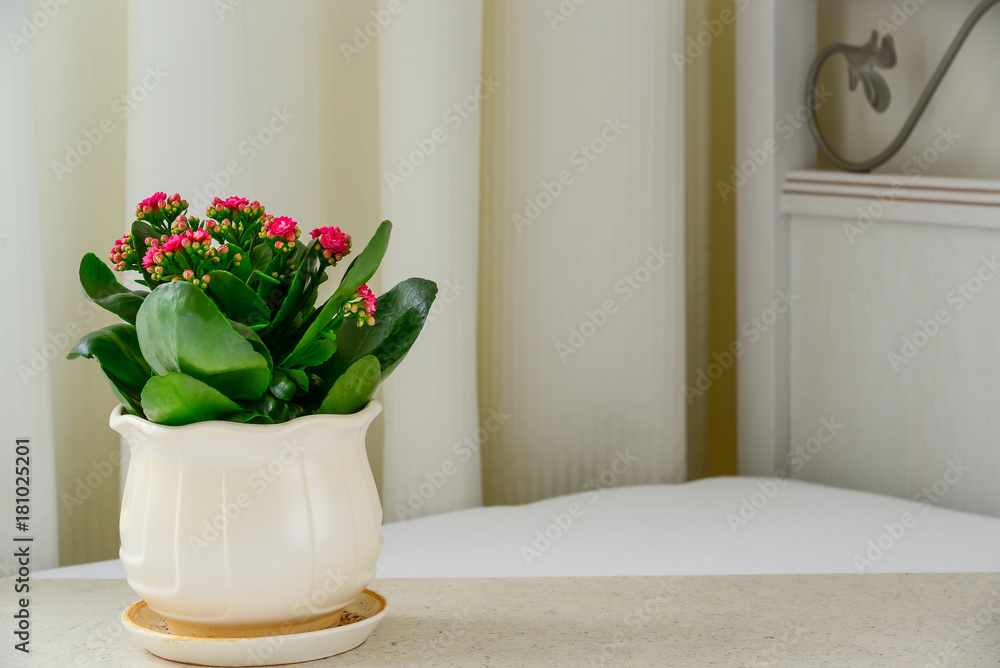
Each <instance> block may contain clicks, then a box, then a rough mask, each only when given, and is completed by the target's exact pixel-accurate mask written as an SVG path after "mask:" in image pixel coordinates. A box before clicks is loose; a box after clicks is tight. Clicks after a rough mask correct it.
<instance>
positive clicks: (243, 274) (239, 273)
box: [226, 243, 253, 283]
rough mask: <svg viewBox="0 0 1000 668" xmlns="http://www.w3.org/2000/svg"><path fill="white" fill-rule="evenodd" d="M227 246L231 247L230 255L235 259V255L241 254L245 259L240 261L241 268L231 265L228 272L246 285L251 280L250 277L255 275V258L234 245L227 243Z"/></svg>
mask: <svg viewBox="0 0 1000 668" xmlns="http://www.w3.org/2000/svg"><path fill="white" fill-rule="evenodd" d="M226 245H227V246H229V254H230V255H232V256H233V257H236V256H235V255H234V253H239V254H240V255H242V256H243V259H242V260H240V266H238V267H237V266H236V265H235V264H233V265H230V267H229V270H228V271H229V272H230V273H232V275H233V276H235V277H236V278H238V279H239V280H241V281H243V282H244V283H246V282H247V281H249V280H250V275H251V274H252V273H253V256H252V255H251V254H250V253H247V252H246V251H245V250H243V249H242V248H240V247H239V246H238V245H236V244H234V243H227V244H226Z"/></svg>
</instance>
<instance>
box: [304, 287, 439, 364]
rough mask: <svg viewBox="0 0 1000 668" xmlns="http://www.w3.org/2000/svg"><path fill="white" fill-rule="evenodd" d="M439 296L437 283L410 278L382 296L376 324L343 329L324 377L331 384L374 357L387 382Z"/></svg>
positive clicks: (414, 339)
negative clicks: (365, 357)
mask: <svg viewBox="0 0 1000 668" xmlns="http://www.w3.org/2000/svg"><path fill="white" fill-rule="evenodd" d="M436 295H437V284H435V283H434V281H428V280H426V279H423V278H410V279H407V280H405V281H403V282H402V283H399V284H398V285H397V286H396V287H394V288H393V289H392V290H389V292H387V293H385V294H384V295H382V296H380V297H379V298H378V307H377V310H376V311H375V324H374V325H371V326H365V327H349V326H345V327H343V328H341V329H340V331H339V332H338V333H337V352H336V353H334V355H333V356H332V357H331V358H330V361H329V362H327V363H326V364H324V365H323V370H322V373H321V375H322V376H323V377H324V378H325V379H327V381H328V382H332V381H333V379H335V378H337V377H338V376H339V375H340V374H341V373H343V372H344V370H345V369H347V368H348V367H349V366H350V365H351V364H353V363H354V362H355V360H358V359H361V358H362V357H364V356H365V355H374V356H375V357H377V358H378V361H379V364H380V365H381V367H382V378H381V380H385V379H386V378H387V377H388V376H389V374H390V373H392V371H393V369H395V368H396V365H398V364H399V362H400V361H401V360H402V359H403V357H404V356H405V355H406V353H407V352H409V350H410V348H411V347H412V346H413V343H414V342H415V341H416V340H417V336H418V335H419V334H420V330H421V329H423V326H424V322H426V320H427V315H428V314H429V313H430V309H431V304H433V303H434V297H435V296H436Z"/></svg>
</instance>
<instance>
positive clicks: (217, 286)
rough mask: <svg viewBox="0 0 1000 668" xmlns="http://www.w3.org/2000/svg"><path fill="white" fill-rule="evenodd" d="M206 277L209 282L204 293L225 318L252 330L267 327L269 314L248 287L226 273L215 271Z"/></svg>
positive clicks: (264, 305) (262, 302) (262, 301)
mask: <svg viewBox="0 0 1000 668" xmlns="http://www.w3.org/2000/svg"><path fill="white" fill-rule="evenodd" d="M208 276H209V278H210V279H211V280H210V281H209V283H208V287H207V288H206V292H207V293H208V296H209V297H211V298H212V300H213V301H215V304H216V306H218V307H219V310H221V311H222V312H223V313H224V314H225V315H226V317H227V318H229V319H230V320H235V321H237V322H241V323H243V324H244V325H247V326H248V327H251V328H253V329H260V328H262V327H266V326H267V324H268V322H270V319H271V312H270V310H268V308H267V304H265V303H264V300H263V299H261V298H260V297H258V296H257V293H256V292H254V291H253V289H252V288H251V287H250V286H249V285H247V284H246V283H244V282H243V281H241V280H240V279H238V278H237V277H236V276H234V275H233V274H231V273H230V272H228V271H221V270H218V269H216V270H214V271H210V272H208Z"/></svg>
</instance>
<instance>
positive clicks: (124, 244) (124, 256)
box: [110, 234, 136, 271]
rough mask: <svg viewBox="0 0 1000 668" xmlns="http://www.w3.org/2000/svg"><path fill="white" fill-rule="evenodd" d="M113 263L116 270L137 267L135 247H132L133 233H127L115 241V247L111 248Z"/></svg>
mask: <svg viewBox="0 0 1000 668" xmlns="http://www.w3.org/2000/svg"><path fill="white" fill-rule="evenodd" d="M110 257H111V264H112V265H114V270H115V271H125V270H126V269H135V268H136V264H135V257H136V254H135V249H134V248H132V235H131V234H126V235H125V236H123V237H122V238H121V239H117V240H116V241H115V245H114V247H113V248H112V249H111V255H110Z"/></svg>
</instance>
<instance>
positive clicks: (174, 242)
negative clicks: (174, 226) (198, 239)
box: [160, 234, 190, 253]
mask: <svg viewBox="0 0 1000 668" xmlns="http://www.w3.org/2000/svg"><path fill="white" fill-rule="evenodd" d="M184 238H185V237H184V235H183V234H174V235H173V236H170V237H168V238H167V240H166V241H164V242H163V245H162V246H161V247H160V248H161V249H162V250H163V252H164V253H173V252H174V251H177V250H179V249H180V247H181V243H182V242H183V241H184ZM188 243H190V242H188Z"/></svg>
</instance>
